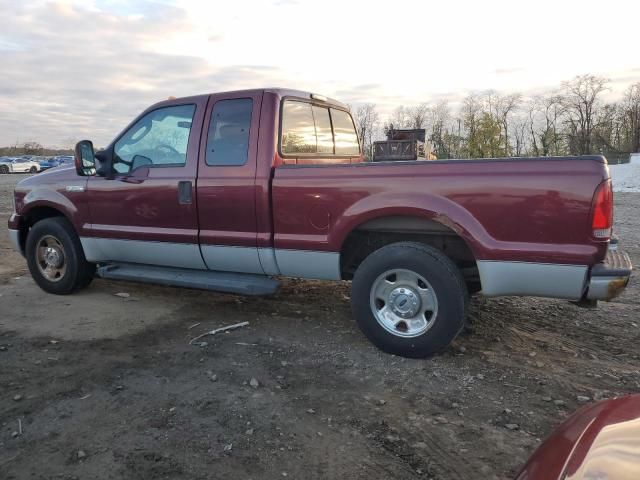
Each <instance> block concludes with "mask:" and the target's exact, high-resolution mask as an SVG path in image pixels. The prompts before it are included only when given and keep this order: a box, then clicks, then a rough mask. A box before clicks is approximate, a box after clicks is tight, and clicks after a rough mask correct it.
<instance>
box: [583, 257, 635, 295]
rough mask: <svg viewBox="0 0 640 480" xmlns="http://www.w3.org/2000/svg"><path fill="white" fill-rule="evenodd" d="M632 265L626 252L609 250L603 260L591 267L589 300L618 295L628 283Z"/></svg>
mask: <svg viewBox="0 0 640 480" xmlns="http://www.w3.org/2000/svg"><path fill="white" fill-rule="evenodd" d="M632 270H633V265H632V264H631V259H630V258H629V255H627V253H625V252H622V251H619V250H617V249H616V250H609V251H608V252H607V256H606V258H605V259H604V262H602V263H598V264H597V265H595V266H594V267H593V268H592V269H591V279H590V280H589V287H588V290H587V299H589V300H611V299H613V298H615V297H617V296H618V295H620V294H621V293H622V292H623V290H624V289H625V288H626V286H627V284H628V283H629V277H630V276H631V271H632Z"/></svg>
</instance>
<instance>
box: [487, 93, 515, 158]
mask: <svg viewBox="0 0 640 480" xmlns="http://www.w3.org/2000/svg"><path fill="white" fill-rule="evenodd" d="M521 101H522V95H520V94H519V93H513V94H510V95H498V96H497V97H496V98H495V104H494V109H495V117H496V119H497V120H498V122H500V126H501V128H502V133H503V136H504V139H503V140H504V154H505V156H509V149H510V145H509V117H510V115H512V114H513V113H514V112H515V111H516V110H517V109H518V107H519V106H520V102H521Z"/></svg>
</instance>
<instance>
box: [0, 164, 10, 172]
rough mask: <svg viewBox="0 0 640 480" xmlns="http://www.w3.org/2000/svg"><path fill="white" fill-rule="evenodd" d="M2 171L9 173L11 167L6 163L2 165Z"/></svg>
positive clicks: (0, 168)
mask: <svg viewBox="0 0 640 480" xmlns="http://www.w3.org/2000/svg"><path fill="white" fill-rule="evenodd" d="M0 173H9V167H7V166H6V165H0Z"/></svg>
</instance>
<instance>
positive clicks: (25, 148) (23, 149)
mask: <svg viewBox="0 0 640 480" xmlns="http://www.w3.org/2000/svg"><path fill="white" fill-rule="evenodd" d="M20 155H37V156H54V155H73V149H70V148H46V147H43V146H42V145H41V144H40V143H38V142H31V141H30V142H24V143H21V144H18V143H16V144H14V145H11V146H9V147H0V157H5V156H6V157H17V156H20Z"/></svg>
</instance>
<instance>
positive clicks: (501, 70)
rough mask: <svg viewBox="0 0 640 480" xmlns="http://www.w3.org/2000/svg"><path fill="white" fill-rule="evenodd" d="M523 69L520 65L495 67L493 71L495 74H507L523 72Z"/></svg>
mask: <svg viewBox="0 0 640 480" xmlns="http://www.w3.org/2000/svg"><path fill="white" fill-rule="evenodd" d="M524 71H525V69H524V68H521V67H512V68H496V69H495V70H494V71H493V73H495V74H496V75H509V74H512V73H520V72H524Z"/></svg>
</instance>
